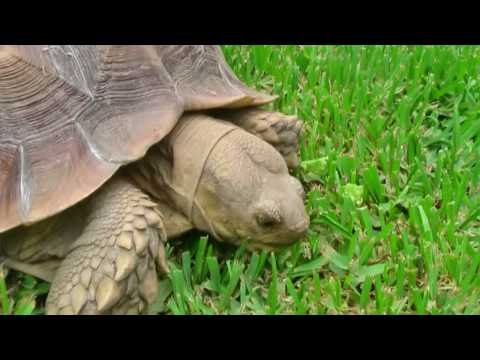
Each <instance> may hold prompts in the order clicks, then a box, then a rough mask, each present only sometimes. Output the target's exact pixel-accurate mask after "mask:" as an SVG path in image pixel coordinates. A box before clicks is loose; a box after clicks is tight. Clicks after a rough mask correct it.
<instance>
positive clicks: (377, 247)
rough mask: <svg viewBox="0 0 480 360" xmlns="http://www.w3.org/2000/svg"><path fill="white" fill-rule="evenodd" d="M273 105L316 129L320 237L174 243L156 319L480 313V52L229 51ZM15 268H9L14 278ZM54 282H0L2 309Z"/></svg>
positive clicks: (310, 171) (28, 305)
mask: <svg viewBox="0 0 480 360" xmlns="http://www.w3.org/2000/svg"><path fill="white" fill-rule="evenodd" d="M224 52H225V55H226V58H227V61H228V62H229V63H230V64H231V65H232V67H233V69H234V71H235V72H236V74H237V75H238V76H239V77H240V78H241V79H242V80H244V81H245V82H246V83H247V84H249V85H251V86H253V87H256V88H257V89H260V90H264V91H267V92H271V93H274V94H277V95H279V96H280V97H279V99H278V101H277V102H276V103H275V104H273V105H272V106H271V108H273V109H276V110H280V111H283V112H286V113H289V114H296V115H298V116H299V117H300V118H301V119H303V120H304V122H305V127H306V129H305V134H304V137H303V139H302V147H301V158H302V166H301V169H299V171H298V173H297V175H298V177H299V178H300V179H301V180H302V181H303V183H304V185H305V188H306V190H307V192H308V196H307V207H308V211H309V213H310V216H311V223H312V225H311V228H310V230H309V233H308V237H307V239H306V240H305V241H304V242H301V243H298V244H296V245H295V246H293V247H291V248H289V249H286V250H283V251H281V252H279V253H275V254H273V253H267V252H257V253H253V254H250V253H248V252H245V251H244V249H242V248H240V249H234V248H230V247H226V246H222V245H220V244H218V243H216V242H215V241H213V240H212V239H210V238H208V237H207V236H204V234H198V233H194V234H190V235H189V236H187V237H186V238H185V239H183V240H182V241H176V242H174V243H171V244H169V247H168V253H169V254H170V256H169V257H170V259H171V261H172V262H171V268H172V272H171V275H170V277H169V278H167V279H162V280H161V281H160V285H161V292H160V295H159V298H158V301H157V302H156V303H155V304H154V305H153V306H152V307H151V308H150V312H151V313H153V314H154V313H167V314H411V313H415V314H480V276H478V275H479V264H480V251H479V248H480V221H479V216H480V201H479V200H480V192H479V185H478V184H479V177H480V163H479V162H478V161H477V159H478V158H479V155H480V136H479V135H480V121H479V115H480V83H479V81H478V73H479V70H480V47H473V46H466V47H453V46H224ZM4 273H5V271H4ZM47 291H48V285H47V284H45V283H42V282H40V281H38V280H36V279H34V278H32V277H29V276H25V275H23V274H19V273H15V272H10V273H9V274H8V275H7V277H6V280H4V279H3V278H1V277H0V312H3V313H17V314H30V313H34V314H35V313H42V312H43V302H44V298H45V293H46V292H47Z"/></svg>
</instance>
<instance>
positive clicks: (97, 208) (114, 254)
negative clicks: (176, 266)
mask: <svg viewBox="0 0 480 360" xmlns="http://www.w3.org/2000/svg"><path fill="white" fill-rule="evenodd" d="M88 207H89V214H88V220H87V223H88V225H87V226H86V228H85V229H84V231H83V234H82V235H81V237H80V238H79V239H78V240H76V241H75V243H74V244H73V246H72V248H71V249H70V251H69V254H68V255H67V257H66V258H65V259H64V260H63V262H62V263H61V265H60V268H59V269H58V271H57V273H56V275H55V278H54V280H53V283H52V286H51V289H50V293H49V295H48V298H47V304H46V308H47V309H46V310H47V314H140V313H143V312H144V310H145V309H146V307H147V305H148V304H150V303H152V302H153V301H154V300H155V298H156V295H157V290H158V278H157V268H158V269H160V270H161V271H165V272H166V271H168V269H167V265H166V261H165V251H164V242H165V241H166V233H165V230H164V227H163V222H162V216H161V214H160V212H159V210H158V208H157V206H156V204H155V203H153V202H152V201H150V199H149V197H148V196H147V195H146V194H144V193H143V192H142V191H141V190H139V189H138V188H137V187H136V186H134V185H132V184H131V183H130V182H128V181H126V180H124V179H122V178H121V177H118V178H114V179H112V180H111V181H109V183H107V184H105V185H104V186H103V187H102V188H101V189H100V190H99V191H98V192H97V193H95V194H94V195H93V198H92V199H91V200H90V201H89V203H88Z"/></svg>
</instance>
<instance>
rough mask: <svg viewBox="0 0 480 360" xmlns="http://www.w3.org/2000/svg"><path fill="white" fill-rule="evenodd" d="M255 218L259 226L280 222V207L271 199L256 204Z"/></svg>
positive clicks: (269, 225) (268, 225)
mask: <svg viewBox="0 0 480 360" xmlns="http://www.w3.org/2000/svg"><path fill="white" fill-rule="evenodd" d="M255 219H256V221H257V223H258V225H260V226H261V227H271V226H274V225H278V224H280V223H281V222H282V216H281V214H280V209H279V208H278V206H277V204H276V203H275V202H273V201H265V202H263V203H262V204H260V205H259V206H257V209H256V211H255Z"/></svg>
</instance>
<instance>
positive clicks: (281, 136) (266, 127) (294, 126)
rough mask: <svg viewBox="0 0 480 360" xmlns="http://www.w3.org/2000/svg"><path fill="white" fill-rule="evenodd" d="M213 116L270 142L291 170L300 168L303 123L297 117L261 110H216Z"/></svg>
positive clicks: (255, 108)
mask: <svg viewBox="0 0 480 360" xmlns="http://www.w3.org/2000/svg"><path fill="white" fill-rule="evenodd" d="M212 115H213V116H215V117H218V118H219V119H224V120H227V121H229V122H232V123H234V124H235V125H237V126H239V127H241V128H243V129H244V130H246V131H248V132H249V133H251V134H253V135H255V136H257V137H259V138H260V139H262V140H264V141H266V142H268V143H269V144H270V145H272V146H273V147H274V148H275V149H277V151H278V152H279V153H280V154H281V155H282V156H283V158H284V159H285V162H286V163H287V166H288V168H289V169H290V170H293V169H295V168H297V167H298V165H299V164H300V158H299V138H300V135H301V132H302V126H303V125H302V122H301V121H300V120H299V119H298V118H297V117H296V116H289V115H286V114H283V113H281V112H276V111H267V110H263V109H261V108H257V107H254V108H246V109H235V110H224V109H222V110H216V111H212Z"/></svg>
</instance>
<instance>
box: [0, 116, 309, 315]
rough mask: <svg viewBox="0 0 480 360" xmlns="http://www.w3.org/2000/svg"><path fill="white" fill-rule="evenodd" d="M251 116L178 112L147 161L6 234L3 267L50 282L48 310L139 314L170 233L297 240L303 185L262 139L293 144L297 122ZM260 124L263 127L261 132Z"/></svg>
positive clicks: (266, 241) (267, 244)
mask: <svg viewBox="0 0 480 360" xmlns="http://www.w3.org/2000/svg"><path fill="white" fill-rule="evenodd" d="M245 114H247V113H245ZM250 115H251V116H250V117H248V116H247V118H248V120H244V121H243V122H242V121H237V122H238V123H241V124H242V125H243V126H245V127H247V130H249V132H250V133H249V132H246V131H244V130H242V129H241V128H239V127H238V126H236V125H232V124H231V123H229V122H224V121H221V120H218V119H214V118H212V117H209V116H207V115H204V114H198V113H197V114H188V115H185V116H184V117H183V118H182V119H181V120H180V122H179V124H178V125H177V127H176V128H175V129H174V131H172V133H171V134H170V136H168V137H167V138H166V139H164V141H162V142H161V143H160V144H158V145H156V146H154V147H153V148H152V149H151V151H149V153H148V154H147V155H146V156H145V157H144V159H142V160H140V161H138V162H136V163H134V164H132V165H131V166H129V167H127V168H125V169H123V170H122V171H119V172H118V173H117V174H116V175H115V176H114V177H113V178H112V179H110V180H109V181H108V182H107V183H106V184H104V185H103V186H102V188H101V189H99V190H98V191H97V192H95V193H94V194H92V195H91V196H90V197H89V198H88V199H87V200H86V201H84V202H82V203H80V204H78V205H76V206H75V207H73V208H71V209H69V210H67V211H65V212H64V213H62V214H60V215H58V216H56V217H53V218H51V219H48V220H46V221H45V222H42V223H39V224H36V225H33V226H32V227H30V228H28V230H26V231H25V232H23V233H22V231H24V230H20V232H19V233H17V234H15V236H9V235H8V234H6V235H4V237H3V239H0V244H2V241H1V240H4V241H3V243H4V244H3V245H4V246H3V250H2V251H3V253H5V255H7V257H9V259H10V265H9V266H11V267H12V268H17V269H19V270H21V271H26V272H28V273H31V274H32V275H36V276H39V277H41V278H44V279H46V280H47V281H52V286H51V290H50V293H49V295H48V298H47V313H48V314H126V313H128V314H139V313H143V312H144V311H145V310H146V307H147V305H148V304H149V303H151V302H152V301H153V300H154V299H155V298H156V293H157V275H158V272H167V271H168V268H167V265H166V259H165V252H164V247H163V244H164V242H165V241H166V240H167V239H170V238H174V237H177V236H179V235H181V234H183V233H185V232H186V231H189V230H190V229H193V228H196V229H199V230H202V231H206V232H209V233H210V234H211V235H212V236H213V237H215V238H216V239H217V240H220V241H225V242H229V243H232V244H235V245H238V244H240V243H241V242H243V241H246V242H247V247H248V248H251V249H255V248H267V249H276V248H278V247H281V246H285V245H288V244H291V243H293V242H295V241H297V240H299V239H300V238H302V237H303V235H304V233H305V231H306V229H307V227H308V217H307V214H306V212H305V209H304V205H303V196H304V193H303V189H302V187H301V184H300V183H299V182H298V180H296V179H295V178H293V177H292V176H290V175H289V173H288V168H287V164H286V162H285V160H284V158H283V157H282V155H281V154H280V153H279V152H277V151H276V150H275V148H274V147H273V146H272V145H270V144H269V143H267V142H265V141H262V140H261V139H259V137H261V138H265V139H268V140H269V142H270V143H273V144H277V145H278V144H282V141H283V144H290V145H292V144H294V145H292V146H296V145H295V144H298V142H297V143H296V142H295V141H290V140H292V139H290V138H291V136H290V135H291V134H290V132H292V131H293V133H296V130H292V129H293V128H295V129H296V125H294V124H296V123H295V121H294V120H285V119H289V117H286V116H284V117H283V119H284V121H283V120H279V121H278V122H275V121H273V120H272V121H270V120H271V119H274V118H275V119H277V120H278V119H282V117H281V116H276V115H275V116H274V115H268V114H267V115H265V116H264V115H260V114H259V113H258V112H251V113H250ZM258 119H263V120H261V121H260V123H259V122H258ZM269 119H270V120H269ZM229 120H230V119H229ZM262 122H263V124H264V125H265V123H266V124H267V125H268V126H266V128H267V130H265V129H264V130H263V131H260V130H258V126H259V124H260V125H262ZM274 123H283V124H285V123H286V124H287V125H288V124H290V125H288V126H283V125H282V126H280V125H276V126H274ZM252 124H256V125H255V126H254V125H252ZM247 125H248V126H247ZM262 126H263V125H262ZM252 129H257V130H258V131H257V130H255V131H257V132H256V133H255V131H253V130H252ZM275 129H283V130H281V131H280V132H279V134H277V135H276V133H275V131H276V130H275ZM285 129H290V130H288V131H285ZM252 133H253V134H256V135H258V134H263V135H261V136H260V135H258V136H254V135H252ZM202 134H208V135H209V136H202ZM282 134H283V135H282ZM288 134H290V135H288ZM275 136H277V138H283V140H281V139H280V140H278V139H277V138H275ZM287 140H288V141H287ZM286 153H289V152H288V151H287V152H286ZM290 153H291V152H290ZM292 165H293V164H292ZM67 191H68V190H67ZM37 229H38V230H41V231H37ZM19 234H20V236H18V235H19ZM33 234H40V236H34V235H33ZM19 237H20V238H21V240H20V239H19ZM5 239H6V241H5ZM59 244H63V245H62V246H59ZM47 264H48V268H47ZM7 265H8V264H7ZM157 270H159V271H157Z"/></svg>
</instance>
